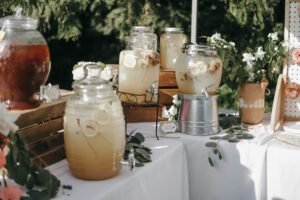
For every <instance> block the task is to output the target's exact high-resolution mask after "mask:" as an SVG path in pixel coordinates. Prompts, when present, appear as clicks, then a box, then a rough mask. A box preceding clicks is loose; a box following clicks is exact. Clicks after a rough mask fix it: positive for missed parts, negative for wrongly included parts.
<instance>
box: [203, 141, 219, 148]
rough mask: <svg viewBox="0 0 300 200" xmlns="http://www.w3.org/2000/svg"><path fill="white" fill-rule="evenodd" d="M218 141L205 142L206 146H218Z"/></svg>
mask: <svg viewBox="0 0 300 200" xmlns="http://www.w3.org/2000/svg"><path fill="white" fill-rule="evenodd" d="M217 145H218V144H217V143H216V142H207V143H205V146H206V147H217Z"/></svg>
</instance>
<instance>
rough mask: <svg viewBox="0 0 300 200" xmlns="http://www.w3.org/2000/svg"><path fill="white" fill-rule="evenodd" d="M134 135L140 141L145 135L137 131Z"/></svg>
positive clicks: (143, 139)
mask: <svg viewBox="0 0 300 200" xmlns="http://www.w3.org/2000/svg"><path fill="white" fill-rule="evenodd" d="M134 136H135V137H136V138H137V139H138V140H139V141H140V143H143V142H144V141H145V137H144V136H143V135H142V134H141V133H139V132H137V133H136V134H135V135H134Z"/></svg>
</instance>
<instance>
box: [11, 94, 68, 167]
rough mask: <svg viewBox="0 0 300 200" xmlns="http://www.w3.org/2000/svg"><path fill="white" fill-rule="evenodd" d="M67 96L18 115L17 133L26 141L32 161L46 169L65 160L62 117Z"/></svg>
mask: <svg viewBox="0 0 300 200" xmlns="http://www.w3.org/2000/svg"><path fill="white" fill-rule="evenodd" d="M66 98H67V96H62V97H61V98H60V99H59V100H55V101H53V102H51V103H43V104H42V105H41V106H39V107H38V108H35V109H32V110H24V111H11V112H18V113H20V117H19V118H18V119H17V121H16V124H17V125H18V126H19V130H18V131H17V133H18V134H20V135H21V136H22V137H23V138H24V140H25V141H26V143H27V145H28V148H29V152H30V154H31V157H32V158H33V160H34V161H35V162H36V163H38V164H39V165H40V166H42V167H46V166H48V165H51V164H53V163H55V162H58V161H60V160H62V159H64V158H65V150H64V139H63V116H64V110H65V105H66Z"/></svg>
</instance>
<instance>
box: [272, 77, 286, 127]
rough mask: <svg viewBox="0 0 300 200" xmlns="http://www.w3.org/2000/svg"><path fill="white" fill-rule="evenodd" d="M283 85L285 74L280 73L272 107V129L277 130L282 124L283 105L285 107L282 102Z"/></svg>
mask: <svg viewBox="0 0 300 200" xmlns="http://www.w3.org/2000/svg"><path fill="white" fill-rule="evenodd" d="M282 87H284V86H283V75H282V74H280V75H279V77H278V81H277V86H276V91H275V96H274V101H273V107H272V114H271V122H270V126H271V130H272V131H275V130H276V129H277V128H278V127H279V126H280V115H281V114H280V113H281V109H282V107H284V104H283V102H282V96H281V95H283V93H282Z"/></svg>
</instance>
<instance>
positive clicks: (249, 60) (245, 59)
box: [243, 53, 255, 68]
mask: <svg viewBox="0 0 300 200" xmlns="http://www.w3.org/2000/svg"><path fill="white" fill-rule="evenodd" d="M254 60H255V57H254V56H253V55H252V54H251V53H243V62H245V63H246V64H247V68H252V66H253V61H254Z"/></svg>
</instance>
